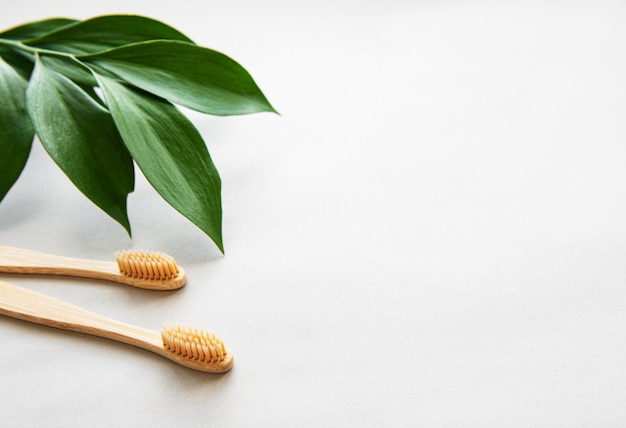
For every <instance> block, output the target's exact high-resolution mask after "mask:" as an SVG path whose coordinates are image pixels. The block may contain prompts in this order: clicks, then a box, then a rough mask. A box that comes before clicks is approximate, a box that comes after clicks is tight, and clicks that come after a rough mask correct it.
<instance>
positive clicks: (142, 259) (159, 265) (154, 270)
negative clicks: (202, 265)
mask: <svg viewBox="0 0 626 428" xmlns="http://www.w3.org/2000/svg"><path fill="white" fill-rule="evenodd" d="M115 261H116V262H117V267H118V269H119V271H120V273H121V274H122V275H124V276H126V277H128V278H130V279H131V280H137V281H138V282H139V283H141V284H144V288H154V289H159V288H160V287H159V286H157V285H156V283H159V282H160V283H164V284H168V286H167V287H164V288H167V289H175V288H180V287H182V286H183V285H185V282H186V275H185V272H184V270H183V269H182V268H181V267H180V266H178V265H177V264H176V261H175V260H174V258H173V257H171V256H168V255H167V254H164V253H160V252H156V251H131V250H129V251H118V252H117V253H115ZM151 281H155V286H154V287H151V286H150V282H151ZM138 286H140V285H138Z"/></svg>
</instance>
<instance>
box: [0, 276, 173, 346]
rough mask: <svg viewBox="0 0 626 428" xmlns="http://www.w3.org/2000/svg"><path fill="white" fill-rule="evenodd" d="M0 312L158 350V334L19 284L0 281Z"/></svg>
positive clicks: (159, 341) (159, 335)
mask: <svg viewBox="0 0 626 428" xmlns="http://www.w3.org/2000/svg"><path fill="white" fill-rule="evenodd" d="M0 314H2V315H6V316H9V317H12V318H17V319H21V320H24V321H30V322H33V323H36V324H42V325H46V326H49V327H55V328H59V329H62V330H70V331H76V332H79V333H86V334H91V335H94V336H100V337H104V338H107V339H112V340H116V341H118V342H123V343H127V344H129V345H133V346H137V347H140V348H144V349H148V350H150V351H153V352H154V351H158V350H160V349H161V348H162V340H161V334H160V333H159V332H156V331H152V330H148V329H144V328H141V327H136V326H132V325H129V324H125V323H121V322H119V321H115V320H112V319H110V318H106V317H103V316H101V315H98V314H95V313H92V312H89V311H87V310H85V309H82V308H79V307H78V306H74V305H71V304H69V303H66V302H64V301H62V300H58V299H55V298H52V297H49V296H46V295H44V294H41V293H37V292H35V291H32V290H28V289H26V288H23V287H18V286H16V285H13V284H9V283H7V282H3V281H0Z"/></svg>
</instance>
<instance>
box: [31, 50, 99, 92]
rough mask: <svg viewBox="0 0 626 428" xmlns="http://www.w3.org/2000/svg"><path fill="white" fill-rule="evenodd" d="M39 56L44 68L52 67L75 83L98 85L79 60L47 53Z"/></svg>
mask: <svg viewBox="0 0 626 428" xmlns="http://www.w3.org/2000/svg"><path fill="white" fill-rule="evenodd" d="M40 58H41V61H42V62H43V63H44V65H45V66H46V68H49V69H52V70H54V71H56V72H57V73H60V74H62V75H64V76H65V77H67V78H68V79H70V80H72V81H74V82H76V83H79V84H81V85H86V86H92V87H93V86H97V85H98V83H97V82H96V79H95V78H94V77H93V74H91V71H90V70H89V68H87V67H86V66H84V65H82V63H80V61H77V60H74V59H71V58H64V57H56V56H48V55H40Z"/></svg>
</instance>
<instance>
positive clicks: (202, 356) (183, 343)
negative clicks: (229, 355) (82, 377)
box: [161, 324, 226, 363]
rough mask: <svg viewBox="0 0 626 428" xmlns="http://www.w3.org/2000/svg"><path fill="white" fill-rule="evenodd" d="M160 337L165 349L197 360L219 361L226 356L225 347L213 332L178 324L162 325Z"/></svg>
mask: <svg viewBox="0 0 626 428" xmlns="http://www.w3.org/2000/svg"><path fill="white" fill-rule="evenodd" d="M161 337H162V339H163V346H164V347H165V349H167V350H169V351H171V352H173V353H175V354H178V355H180V356H183V357H186V358H189V359H192V360H196V361H199V362H209V363H219V362H221V361H224V359H225V358H226V348H225V346H224V342H222V341H221V340H220V339H219V338H218V337H216V336H215V335H214V334H211V333H208V332H206V331H204V330H200V329H197V328H191V327H185V326H181V325H178V324H175V325H169V326H164V327H163V328H162V329H161Z"/></svg>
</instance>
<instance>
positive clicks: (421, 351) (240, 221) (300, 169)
mask: <svg viewBox="0 0 626 428" xmlns="http://www.w3.org/2000/svg"><path fill="white" fill-rule="evenodd" d="M120 12H125V13H136V14H141V15H147V16H151V17H154V18H156V19H160V20H163V21H165V22H167V23H169V24H170V25H172V26H174V27H176V28H178V29H180V30H181V31H183V32H185V33H186V34H187V35H189V36H190V37H191V38H192V39H194V40H195V41H196V42H198V43H199V44H201V45H204V46H208V47H211V48H213V49H216V50H219V51H222V52H225V53H227V54H228V55H230V56H232V57H233V58H235V59H236V60H238V61H239V62H240V63H242V64H243V65H244V66H245V67H246V68H247V69H248V70H249V71H250V72H251V74H252V75H253V76H254V78H255V79H256V81H257V82H258V84H259V85H260V87H261V88H262V89H263V91H264V92H265V93H266V95H267V96H268V98H269V99H270V101H271V102H272V103H273V105H274V106H275V107H276V108H277V109H278V110H279V111H280V112H281V113H282V116H281V117H279V116H275V115H270V114H260V115H253V116H246V117H233V118H215V117H209V116H203V115H199V114H196V113H190V117H191V118H192V120H193V121H194V123H195V124H196V125H197V127H198V129H199V130H200V132H201V133H202V135H203V137H204V138H205V139H206V141H207V145H208V147H209V150H210V152H211V154H212V156H213V159H214V161H215V163H216V165H217V167H218V169H219V171H220V173H221V175H222V179H223V203H224V237H225V246H226V256H225V257H222V256H221V255H220V254H219V253H218V251H217V250H216V248H215V247H214V246H213V244H212V243H211V241H210V240H209V239H208V238H207V237H205V236H204V235H203V234H202V233H201V232H200V231H199V230H198V229H196V228H195V227H194V226H193V225H191V224H190V223H189V222H187V221H186V220H185V219H184V218H183V217H182V216H180V215H179V214H178V213H176V212H175V211H174V210H173V209H172V208H170V207H169V206H168V205H167V204H166V203H165V202H163V201H162V200H161V199H160V198H159V197H158V196H157V195H156V193H155V192H154V190H152V189H151V188H150V187H149V186H148V185H147V184H146V182H145V180H144V179H143V178H142V177H141V176H139V177H138V180H137V186H136V191H135V192H134V193H133V194H132V195H131V196H130V198H129V212H130V218H131V224H132V227H133V239H132V240H130V239H129V238H128V237H127V236H126V235H125V232H124V230H123V229H122V228H121V227H120V226H118V225H117V224H116V223H115V222H114V221H113V220H111V219H109V218H108V217H107V216H106V215H105V214H103V213H102V212H100V211H99V210H98V209H97V208H95V206H93V205H91V203H90V202H89V201H88V200H87V199H86V198H84V197H83V196H82V195H81V194H80V193H79V192H78V191H77V190H76V189H75V188H74V187H73V185H72V184H71V183H70V182H69V180H67V179H66V178H65V177H64V176H63V175H62V173H61V172H60V171H59V169H58V168H57V167H56V166H55V165H54V164H53V162H52V160H51V159H50V158H49V157H48V156H47V155H46V154H45V152H44V151H43V149H42V148H41V147H40V145H39V143H37V142H36V143H35V145H34V148H33V152H32V155H31V158H30V160H29V162H28V164H27V166H26V169H25V170H24V172H23V174H22V176H21V178H20V179H19V181H18V183H17V184H16V185H15V187H14V188H13V189H12V190H11V191H10V193H9V194H8V195H7V197H6V198H5V200H4V201H3V202H2V204H0V243H1V244H3V245H11V246H16V247H22V248H30V249H35V250H40V251H47V252H52V253H57V254H62V255H67V256H76V257H85V258H95V259H102V260H111V259H112V255H113V253H114V252H115V251H116V250H120V249H126V248H135V249H153V250H160V251H163V252H166V253H169V254H171V255H173V256H174V257H175V258H176V259H177V261H178V263H179V264H181V265H182V266H184V267H185V268H186V270H187V272H188V275H189V283H188V285H187V286H186V287H185V288H184V289H182V290H181V291H179V292H176V293H171V294H168V293H154V292H149V291H143V290H137V289H132V288H129V287H125V286H121V285H109V284H105V283H102V282H98V281H89V280H76V279H68V278H40V277H35V276H29V277H19V276H16V275H7V274H2V275H0V280H5V281H9V282H12V283H15V284H19V285H22V286H24V287H28V288H30V289H33V290H37V291H40V292H44V293H46V294H49V295H51V296H54V297H57V298H62V299H64V300H66V301H68V302H70V303H73V304H75V305H79V306H82V307H84V308H86V309H89V310H91V311H94V312H97V313H100V314H103V315H106V316H110V317H112V318H116V319H119V320H121V321H125V322H128V323H132V324H137V325H140V326H144V327H147V328H152V329H155V330H158V329H159V328H160V326H161V324H162V323H164V322H169V321H177V322H183V323H186V324H190V325H194V326H198V327H203V328H206V329H209V330H213V331H215V332H217V333H218V334H219V335H220V336H221V337H222V338H223V339H224V340H225V342H226V343H227V345H228V346H229V347H230V348H231V349H232V350H233V353H234V355H235V367H234V369H233V371H232V372H230V373H229V374H226V375H223V376H211V375H204V374H199V373H197V372H194V371H192V370H188V369H185V368H182V367H179V366H177V365H174V364H172V363H171V362H169V361H168V360H166V359H163V358H160V357H157V356H154V355H152V354H150V353H148V352H145V351H141V350H136V349H133V348H130V347H127V346H124V345H120V344H117V343H114V342H109V341H106V340H103V339H97V338H91V337H87V336H82V335H78V334H73V333H68V332H62V331H57V330H53V329H49V328H44V327H40V326H35V325H31V324H28V323H24V322H20V321H16V320H12V319H9V318H4V317H3V318H2V319H0V338H1V340H2V348H1V349H2V352H0V379H2V382H0V421H2V422H1V424H2V426H8V427H16V426H27V427H38V426H41V427H57V426H58V427H72V426H102V427H105V426H128V427H130V426H137V427H145V426H174V425H176V426H179V425H180V426H187V425H189V426H192V425H195V426H213V427H223V426H233V427H234V426H237V427H258V426H301V427H304V426H463V427H465V426H477V427H485V426H510V427H517V426H519V427H527V426H567V427H573V426H603V427H611V426H615V427H617V426H624V424H625V423H626V407H625V406H624V402H625V400H626V370H625V369H626V340H625V339H626V323H625V322H626V308H625V306H626V263H625V261H626V222H625V219H626V168H624V157H625V156H626V126H625V125H624V123H625V122H624V117H625V115H626V84H625V80H624V76H625V75H626V50H625V49H624V42H625V41H626V25H624V17H625V14H626V4H625V3H624V2H621V1H603V0H601V1H509V2H495V1H494V2H490V1H393V0H392V1H382V0H381V1H365V2H364V1H351V2H348V1H343V2H338V1H330V0H318V1H315V2H288V1H282V2H281V1H278V0H268V1H264V2H253V1H244V0H235V1H230V2H215V1H202V2H186V1H177V2H169V1H168V2H157V1H153V0H151V1H119V0H110V1H107V2H100V1H97V2H96V1H94V2H85V1H80V2H79V1H70V0H58V1H54V2H43V1H38V0H21V1H19V2H12V3H11V4H10V5H6V7H4V8H3V12H2V13H1V14H0V28H8V27H10V26H13V25H16V24H18V23H22V22H25V21H32V20H36V19H41V18H45V17H49V16H71V17H76V18H88V17H91V16H94V15H100V14H106V13H120Z"/></svg>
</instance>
